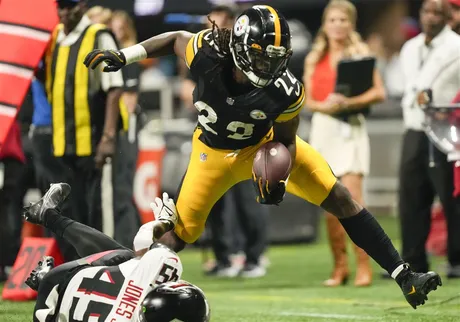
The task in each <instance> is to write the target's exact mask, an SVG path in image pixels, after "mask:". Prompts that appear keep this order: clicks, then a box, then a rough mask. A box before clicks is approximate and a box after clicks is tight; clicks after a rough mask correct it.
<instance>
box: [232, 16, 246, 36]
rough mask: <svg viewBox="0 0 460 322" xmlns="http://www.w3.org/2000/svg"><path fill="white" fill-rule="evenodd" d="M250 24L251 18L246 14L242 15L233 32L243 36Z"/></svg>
mask: <svg viewBox="0 0 460 322" xmlns="http://www.w3.org/2000/svg"><path fill="white" fill-rule="evenodd" d="M248 26H249V18H248V16H246V15H242V16H241V17H239V18H238V20H237V21H236V22H235V27H234V28H233V32H234V33H235V36H241V35H242V34H244V32H245V31H246V28H247V27H248Z"/></svg>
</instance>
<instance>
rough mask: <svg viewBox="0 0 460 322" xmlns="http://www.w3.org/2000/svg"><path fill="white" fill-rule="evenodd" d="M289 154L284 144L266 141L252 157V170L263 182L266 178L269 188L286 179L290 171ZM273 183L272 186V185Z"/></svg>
mask: <svg viewBox="0 0 460 322" xmlns="http://www.w3.org/2000/svg"><path fill="white" fill-rule="evenodd" d="M291 168H292V160H291V154H290V153H289V150H288V149H287V148H286V146H285V145H284V144H282V143H279V142H273V141H271V142H267V143H265V144H264V145H262V146H261V147H260V149H259V150H258V151H257V153H256V156H255V157H254V163H253V165H252V171H253V172H254V174H255V175H256V176H257V177H260V178H262V180H263V182H265V181H266V180H268V187H269V190H272V189H273V188H275V185H276V184H277V183H278V182H279V181H281V180H286V179H287V178H288V176H289V173H290V172H291ZM272 185H273V186H272Z"/></svg>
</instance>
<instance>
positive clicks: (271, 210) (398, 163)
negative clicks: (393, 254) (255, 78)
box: [0, 0, 460, 286]
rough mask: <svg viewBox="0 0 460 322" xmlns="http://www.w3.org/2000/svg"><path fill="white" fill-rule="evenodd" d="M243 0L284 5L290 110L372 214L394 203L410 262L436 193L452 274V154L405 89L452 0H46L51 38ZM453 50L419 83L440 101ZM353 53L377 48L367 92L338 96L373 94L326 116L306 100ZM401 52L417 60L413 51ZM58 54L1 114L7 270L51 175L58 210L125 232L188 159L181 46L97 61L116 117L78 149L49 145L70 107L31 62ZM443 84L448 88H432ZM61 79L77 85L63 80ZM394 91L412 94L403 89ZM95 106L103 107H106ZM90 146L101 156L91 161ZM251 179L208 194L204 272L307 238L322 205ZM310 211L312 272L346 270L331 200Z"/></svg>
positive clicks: (253, 271)
mask: <svg viewBox="0 0 460 322" xmlns="http://www.w3.org/2000/svg"><path fill="white" fill-rule="evenodd" d="M256 4H268V5H271V6H273V7H275V8H277V9H278V10H279V11H280V12H281V13H282V14H283V15H284V16H285V17H286V18H287V19H288V22H289V25H290V28H291V34H292V46H293V50H294V54H293V56H292V59H291V62H290V67H289V68H290V70H291V71H292V73H293V74H294V75H295V76H296V77H297V78H298V79H299V80H303V81H304V83H305V84H309V83H311V84H310V85H307V88H310V91H309V92H308V91H307V92H308V94H307V100H306V106H305V109H304V110H303V111H302V113H301V124H300V127H299V133H298V134H299V136H301V137H302V138H304V139H306V140H307V141H309V142H310V143H311V144H312V145H313V146H314V147H315V148H317V149H318V150H319V151H320V152H321V153H322V154H323V155H324V156H325V158H326V160H327V161H328V162H329V163H330V164H331V167H332V169H333V170H334V172H335V174H336V175H337V176H338V177H340V179H341V180H342V182H343V183H344V185H346V186H347V187H348V188H349V189H350V191H351V193H352V195H353V197H354V198H355V199H356V200H358V201H360V202H363V203H364V204H366V205H367V206H368V207H369V208H370V209H372V210H373V211H374V212H376V213H378V214H381V215H389V214H392V215H396V216H399V217H400V218H401V225H402V226H401V233H402V240H403V245H402V248H403V249H402V254H403V257H404V259H405V260H407V261H409V263H410V264H411V265H412V266H413V267H414V268H415V269H416V270H420V271H426V270H428V269H429V264H428V260H427V256H426V247H425V246H426V241H427V238H428V234H429V231H430V221H432V220H437V219H439V218H438V217H436V216H435V215H432V205H433V202H435V205H436V204H437V203H436V202H437V200H438V199H439V200H440V201H441V203H442V206H443V207H442V209H443V211H444V213H445V217H446V218H447V222H448V225H447V226H448V229H447V230H448V231H449V232H452V233H451V234H449V237H448V242H447V245H448V246H445V247H447V248H448V260H449V267H448V274H449V276H450V277H453V278H455V277H460V241H457V240H456V239H455V238H454V237H452V236H453V235H455V233H454V232H455V231H457V232H458V231H459V229H460V223H459V222H458V220H455V219H453V218H455V217H458V218H460V213H459V212H460V208H459V207H460V206H459V204H458V197H457V198H456V197H454V196H453V190H454V182H453V171H454V170H453V169H454V168H453V164H452V162H448V161H447V159H446V156H445V155H444V154H443V153H442V152H440V151H439V150H437V148H436V147H435V146H434V145H432V144H431V143H429V140H428V138H427V136H426V135H425V134H424V133H423V131H422V126H421V121H420V122H419V121H418V119H419V116H418V112H419V107H417V106H415V107H414V106H413V105H414V104H421V103H420V102H417V100H419V98H418V96H419V94H420V93H419V92H421V91H422V90H425V89H427V88H425V87H427V86H425V87H420V88H418V87H417V86H418V85H416V84H415V83H416V79H417V78H420V77H422V76H420V74H418V73H419V72H420V71H421V70H423V68H424V66H423V65H424V64H425V63H426V65H429V64H435V63H436V62H433V61H432V60H433V59H431V61H430V59H429V58H430V57H429V56H430V54H429V52H430V51H431V50H433V51H434V50H435V49H433V48H436V47H439V48H444V46H446V47H445V48H447V47H448V44H449V43H453V44H456V43H457V42H458V39H457V38H456V37H458V38H460V36H455V35H454V34H455V32H460V1H458V0H450V1H443V0H439V1H436V0H426V1H421V0H405V1H404V0H374V1H370V0H369V1H365V0H360V1H352V2H348V1H340V0H339V1H337V0H336V1H332V2H331V3H329V1H326V0H309V1H305V0H266V1H256V0H254V1H251V0H245V1H243V0H240V1H218V0H212V1H211V0H193V1H183V0H168V1H165V0H135V1H126V0H110V1H109V0H105V1H104V0H99V1H98V0H88V1H76V0H75V1H74V0H67V1H66V0H64V1H60V4H59V10H60V11H61V12H60V17H61V22H62V23H63V24H64V28H63V30H59V31H57V32H56V33H55V34H54V35H53V36H52V37H54V38H52V41H51V42H53V41H55V42H57V43H59V42H60V41H66V40H68V38H70V36H69V37H67V38H66V39H64V40H62V39H61V38H63V37H65V36H62V37H61V38H60V36H59V32H63V33H64V34H65V35H66V36H67V35H70V34H71V33H72V32H75V33H78V32H81V30H80V31H79V28H83V27H86V25H91V24H104V25H107V26H108V28H109V29H110V30H111V34H108V35H109V36H107V37H106V38H110V39H105V38H104V40H103V43H104V44H112V43H113V45H114V46H116V44H117V46H118V48H125V47H128V46H131V45H134V44H136V43H137V42H138V41H142V40H145V39H147V38H148V37H151V36H155V35H158V34H160V33H162V32H166V31H168V30H178V29H184V30H188V31H191V32H197V31H200V30H202V29H204V28H210V26H211V24H210V21H215V23H216V24H217V25H218V26H219V27H221V28H231V27H232V24H233V21H234V19H235V17H237V16H238V15H239V13H240V12H241V11H242V10H244V9H245V8H247V7H248V6H252V5H256ZM74 6H81V10H82V12H81V14H82V15H83V13H84V15H83V16H80V17H78V19H77V21H72V16H71V15H66V14H65V13H66V12H68V11H70V10H73V8H74ZM326 6H328V7H326ZM325 8H326V10H325ZM63 12H64V13H63ZM63 17H65V19H64V18H63ZM69 17H70V18H69ZM73 19H75V17H73ZM84 19H87V21H86V20H85V21H83V20H84ZM82 21H83V22H84V24H86V25H82ZM82 26H83V27H82ZM66 29H68V30H66ZM355 29H356V31H357V33H356V32H355V31H354V30H355ZM451 29H452V30H453V31H451ZM420 33H422V35H423V36H422V37H426V38H427V39H428V38H429V37H430V41H431V40H432V42H431V43H430V42H429V41H426V42H424V41H423V40H421V41H420V44H418V43H416V42H413V43H412V44H411V46H407V48H406V50H405V53H404V51H403V53H401V49H402V48H403V46H404V45H405V44H406V43H407V42H408V41H410V40H411V39H414V38H415V37H417V36H418V37H420ZM340 37H345V38H350V39H354V40H352V41H351V43H350V45H347V46H345V47H340V46H339V47H335V46H334V43H339V41H338V40H340ZM353 37H355V38H353ZM449 37H451V38H449ZM53 39H54V40H53ZM423 39H425V38H423ZM321 41H323V42H324V43H325V44H326V45H324V44H321ZM321 46H322V47H321ZM417 46H418V47H417ZM102 47H107V46H102ZM409 47H410V48H409ZM51 48H52V49H50V50H49V51H48V53H47V54H46V55H48V56H46V55H45V57H44V59H43V62H44V63H46V60H47V59H49V60H51V61H53V59H54V60H57V61H59V57H57V56H58V54H56V53H53V50H54V51H55V52H58V51H59V49H57V48H58V47H56V45H55V47H51ZM2 50H5V49H2ZM6 50H7V49H6ZM441 50H442V49H441ZM452 50H453V52H454V53H455V52H456V53H457V54H458V59H457V60H458V61H457V62H456V63H455V62H454V64H453V65H451V66H450V67H448V68H447V69H448V70H449V69H450V70H453V71H454V74H455V71H456V74H457V75H450V76H449V75H447V76H446V77H445V79H444V80H443V82H445V83H441V84H437V85H436V86H438V87H439V88H440V89H439V90H438V92H436V91H435V90H434V97H435V98H436V99H437V100H438V102H439V103H442V104H444V103H445V104H448V103H450V102H452V101H453V99H454V97H455V94H456V93H457V92H459V91H460V80H459V77H460V76H459V75H460V47H458V48H456V49H455V48H454V49H452ZM355 55H361V56H369V55H370V56H374V57H376V59H377V64H376V71H375V75H374V76H375V77H374V87H373V88H372V93H371V94H369V97H366V98H364V100H363V101H360V102H354V103H352V102H350V104H351V105H352V106H353V104H354V105H356V106H357V107H356V108H358V107H359V106H372V109H371V112H370V113H369V114H366V115H365V114H358V116H356V117H353V118H350V119H348V120H337V119H334V118H332V117H330V116H328V115H327V113H326V112H324V113H323V112H321V108H320V107H322V106H323V105H322V104H320V103H321V102H323V101H326V100H327V97H328V96H329V94H331V93H332V92H333V85H334V81H335V68H336V66H337V62H338V61H339V60H340V59H341V58H346V57H347V56H355ZM419 56H420V57H419ZM69 57H71V56H69ZM431 58H433V56H432V57H431ZM411 60H414V61H418V62H419V65H417V66H412V65H413V63H412V62H411ZM68 63H70V62H68ZM80 63H81V62H80V61H76V63H74V64H80ZM409 65H411V66H409ZM77 66H78V65H77ZM60 67H63V66H61V65H59V67H56V66H53V68H55V69H56V71H47V70H46V68H45V69H42V68H40V67H39V68H38V69H37V70H36V71H35V74H34V78H33V81H32V84H31V86H30V90H29V92H28V94H27V96H26V98H25V100H24V103H23V104H22V106H21V108H20V110H19V113H18V115H17V118H16V121H15V124H14V125H13V126H12V127H11V129H10V132H9V134H8V136H7V138H6V140H5V142H4V144H3V145H2V146H1V150H0V166H1V170H0V172H1V173H0V175H1V180H0V189H1V190H0V230H1V234H0V236H1V237H0V238H1V241H0V245H1V247H0V248H1V250H0V251H1V253H0V280H5V279H6V278H7V274H8V272H9V271H10V268H11V266H12V265H13V263H14V260H15V258H16V255H17V252H18V250H19V247H20V245H21V240H22V238H24V237H25V236H47V232H46V231H38V230H37V229H36V228H35V227H31V226H28V225H24V224H23V222H22V218H21V213H22V207H23V205H24V204H25V203H27V202H28V201H32V200H36V199H37V198H38V197H39V196H40V195H41V194H43V193H44V192H45V191H46V189H47V187H48V186H49V184H50V183H51V182H57V181H65V182H69V183H71V184H72V187H73V190H74V193H73V196H77V197H74V199H77V200H70V201H69V202H68V203H67V204H66V206H65V209H64V210H63V211H64V212H65V213H66V214H67V215H68V216H71V217H73V218H74V219H77V220H79V221H81V222H83V223H85V224H89V225H91V226H92V227H94V228H96V229H99V230H102V231H104V232H105V233H106V234H108V235H111V236H113V237H114V238H115V239H116V240H117V241H118V242H120V243H121V244H123V245H125V246H127V247H131V244H132V240H133V237H134V235H135V234H136V232H137V230H138V229H139V227H140V225H141V224H142V223H144V222H146V221H148V220H150V219H151V218H150V217H149V216H150V214H149V213H150V209H149V202H150V201H151V200H152V199H153V198H154V197H155V196H156V195H158V194H159V193H160V192H161V191H167V192H168V193H169V194H170V195H172V196H173V195H174V194H175V192H176V189H177V187H178V185H179V183H180V181H181V178H182V175H183V173H184V171H185V169H186V166H187V163H188V156H189V153H190V149H191V134H192V132H193V129H194V127H195V125H196V120H197V117H198V110H197V109H196V108H195V107H194V105H193V97H192V92H193V88H194V83H195V80H194V79H193V78H192V77H191V75H189V73H188V70H187V67H186V66H185V64H184V62H182V61H178V60H177V59H176V57H163V58H159V59H146V60H144V61H142V62H140V63H139V64H133V65H130V66H129V67H127V68H125V69H123V70H122V78H117V76H110V77H106V76H100V83H98V84H97V85H94V86H99V87H98V88H99V89H102V90H103V91H105V93H106V95H105V100H104V101H103V102H102V104H105V105H106V106H107V109H109V110H110V109H111V110H112V111H115V113H117V120H118V114H119V115H120V116H119V119H120V120H119V124H118V126H116V127H114V128H115V129H116V130H115V131H114V132H113V133H111V132H110V131H108V132H107V129H106V128H104V129H99V132H100V133H99V140H100V142H99V141H98V142H95V143H93V144H94V147H93V150H92V152H91V153H90V154H89V157H88V155H85V154H80V153H79V152H78V148H75V147H73V148H72V147H69V146H66V147H65V152H61V153H60V152H58V151H57V145H59V144H60V143H59V139H58V138H56V135H57V134H56V129H57V128H59V129H60V130H59V131H62V132H59V133H66V135H67V133H68V132H69V131H72V129H71V128H72V127H73V128H75V127H76V126H75V124H76V123H78V121H74V122H73V123H69V122H64V118H65V119H66V120H67V117H68V115H67V114H66V113H67V112H65V113H64V112H63V113H64V114H62V115H63V117H62V119H60V118H59V117H56V115H57V112H56V110H57V108H58V107H57V105H56V104H57V103H56V101H55V100H53V98H51V96H50V93H47V86H48V85H47V83H46V82H47V80H46V79H47V75H46V74H47V73H55V76H54V78H55V79H56V77H59V76H58V74H59V71H58V69H59V68H60ZM64 67H66V66H65V65H64ZM64 69H65V68H64ZM77 69H78V67H77ZM448 70H442V71H440V73H449V71H448ZM437 72H438V71H437V70H434V71H433V70H432V71H431V72H430V71H428V73H437ZM62 77H66V76H65V75H63V76H62ZM423 77H428V78H429V77H430V76H426V75H425V76H423ZM433 77H434V76H433ZM428 83H429V82H428ZM446 84H447V85H446ZM87 86H88V85H87ZM91 86H93V84H91V85H90V87H91ZM428 87H429V86H428ZM413 88H418V89H417V90H415V89H413ZM446 88H447V89H446ZM63 90H64V89H63ZM442 90H445V91H448V93H445V94H442V95H441V94H437V93H440V92H441V91H442ZM66 91H74V92H77V91H78V88H75V89H66ZM409 92H410V93H411V94H410V95H412V96H413V98H412V101H411V102H410V103H407V100H408V98H407V97H408V96H410V95H409ZM412 92H415V93H412ZM66 93H67V92H66ZM51 94H53V93H51ZM66 95H67V94H66ZM55 98H56V95H54V99H55ZM414 100H415V103H414V102H413V101H414ZM63 104H64V105H66V104H68V102H67V101H65V103H63ZM74 104H77V101H75V103H74ZM409 105H410V106H409ZM316 106H318V108H316ZM65 108H67V106H66V107H65ZM90 111H91V113H92V112H93V110H91V109H90ZM95 113H96V112H95ZM420 113H422V112H420ZM64 115H65V117H64ZM74 117H76V116H75V115H74ZM103 117H105V120H106V121H107V117H109V116H107V115H105V116H103ZM58 122H61V123H59V124H57V123H58ZM417 122H419V123H417ZM416 123H417V124H416ZM2 126H3V125H2ZM53 129H54V131H53ZM73 130H75V129H73ZM53 132H54V133H53ZM77 139H78V135H77ZM67 141H69V140H67ZM65 144H67V145H68V144H70V143H68V142H67V143H65ZM75 146H78V143H76V144H75ZM411 147H412V148H411ZM63 149H64V148H63ZM72 149H73V152H72V151H71V152H69V151H70V150H72ZM63 151H64V150H63ZM94 155H96V156H97V157H98V158H103V159H102V160H97V161H96V162H93V156H94ZM108 157H110V158H108ZM98 161H99V162H98ZM108 161H110V162H108ZM99 163H100V164H99ZM104 163H105V165H102V164H104ZM430 169H431V170H430ZM432 169H437V170H436V171H437V172H433V171H432ZM252 189H253V188H252V184H251V183H250V182H243V183H241V184H238V185H237V186H235V187H234V188H233V189H232V190H230V191H229V192H228V193H227V194H226V195H225V196H224V197H223V198H222V199H221V200H220V201H219V202H218V203H217V204H216V205H215V207H214V208H213V210H212V214H211V216H210V217H209V219H210V220H209V222H208V227H207V229H206V232H205V234H204V235H203V236H202V238H201V239H200V240H199V241H198V242H197V246H199V247H202V248H203V271H204V273H205V274H206V275H209V276H224V277H235V276H238V275H241V276H243V277H248V278H249V277H260V276H263V275H265V274H266V273H267V268H268V267H269V265H270V261H269V258H268V257H267V256H266V253H265V251H266V249H267V247H268V245H269V244H272V243H301V242H314V241H315V240H316V238H317V234H318V222H319V220H322V219H321V218H323V214H322V213H321V212H320V210H319V209H318V208H316V207H315V206H313V205H310V204H307V203H305V202H303V201H301V200H300V199H298V198H296V197H293V196H287V197H286V198H285V201H284V202H283V203H282V205H281V206H280V207H265V206H261V205H259V204H257V203H256V202H255V195H254V192H253V191H252ZM75 190H76V191H75ZM439 207H441V206H439ZM437 209H441V208H437ZM433 213H434V214H439V213H442V212H439V211H437V212H433ZM432 217H433V218H434V219H432ZM325 218H326V222H327V231H328V236H329V241H330V246H331V251H332V256H333V259H334V267H331V268H330V270H331V271H332V275H331V276H330V278H329V279H327V277H328V276H327V273H326V270H325V276H324V278H325V279H327V280H326V281H325V282H324V284H325V285H327V286H337V285H340V284H342V283H343V282H344V281H345V280H346V279H347V278H348V265H349V263H348V260H347V254H346V249H347V246H346V240H345V239H346V237H345V233H344V231H343V228H341V226H340V224H339V222H338V220H337V219H335V218H334V217H332V216H330V215H326V216H325ZM443 218H444V216H442V215H441V220H443ZM242 223H244V225H242ZM457 235H458V234H457ZM459 236H460V235H459ZM444 244H446V242H444ZM59 245H60V248H61V252H62V253H63V255H64V257H65V259H66V260H71V259H74V257H75V255H76V254H74V253H72V250H71V249H70V247H68V245H65V243H63V242H62V241H59ZM209 249H210V250H211V251H209ZM441 252H444V253H445V252H446V250H445V249H443V250H441ZM211 253H212V256H209V257H208V254H211ZM355 254H356V260H357V268H358V269H357V273H356V275H357V276H356V279H355V284H356V285H358V286H367V285H370V284H371V283H372V271H371V269H370V264H369V259H368V257H367V255H366V254H365V253H364V252H363V251H362V250H360V249H358V248H357V247H355ZM268 273H269V269H268Z"/></svg>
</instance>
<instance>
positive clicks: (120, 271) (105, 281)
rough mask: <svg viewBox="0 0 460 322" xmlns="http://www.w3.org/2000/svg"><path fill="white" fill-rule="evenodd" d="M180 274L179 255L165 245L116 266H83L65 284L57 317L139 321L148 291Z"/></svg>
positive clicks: (66, 321) (81, 321) (79, 321)
mask: <svg viewBox="0 0 460 322" xmlns="http://www.w3.org/2000/svg"><path fill="white" fill-rule="evenodd" d="M181 275H182V263H181V261H180V259H179V257H178V256H177V254H176V253H174V252H172V251H171V250H168V249H167V248H154V249H152V250H149V251H148V252H147V253H145V254H144V256H143V257H142V258H134V259H131V260H129V261H127V262H125V263H123V264H120V265H118V266H95V267H88V268H85V269H82V270H81V271H79V272H78V273H77V274H75V276H74V277H73V278H72V279H71V281H70V282H69V284H68V286H67V287H66V290H65V292H64V296H63V298H62V302H61V305H60V309H59V313H58V315H57V319H56V321H59V322H127V321H138V315H139V313H138V312H139V310H140V309H141V306H140V304H141V303H142V300H143V299H144V297H145V296H146V295H147V293H148V292H150V291H151V290H152V289H153V287H154V286H156V285H158V284H161V283H164V282H168V281H177V280H178V279H179V278H180V276H181Z"/></svg>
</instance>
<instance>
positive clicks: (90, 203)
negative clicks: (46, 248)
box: [55, 156, 102, 261]
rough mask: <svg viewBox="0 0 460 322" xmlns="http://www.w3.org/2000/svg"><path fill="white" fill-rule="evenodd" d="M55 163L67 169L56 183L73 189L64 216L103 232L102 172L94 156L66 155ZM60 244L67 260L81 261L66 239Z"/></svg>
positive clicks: (64, 209) (64, 169)
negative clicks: (62, 183) (66, 184)
mask: <svg viewBox="0 0 460 322" xmlns="http://www.w3.org/2000/svg"><path fill="white" fill-rule="evenodd" d="M55 161H56V162H59V163H60V164H61V167H60V169H63V170H62V172H59V173H56V177H55V179H56V181H57V182H65V183H68V184H69V185H70V186H71V187H72V193H71V194H70V196H69V198H68V199H67V200H66V201H65V202H64V203H63V205H62V208H61V209H62V214H63V215H64V216H66V217H68V218H71V219H73V220H75V221H78V222H80V223H82V224H85V225H87V226H90V227H92V228H95V229H97V230H99V231H102V204H101V178H102V171H101V170H99V169H97V168H96V166H95V163H94V157H93V156H89V157H77V156H64V157H61V158H55ZM58 243H59V246H60V249H61V252H62V253H63V256H64V259H65V260H66V261H70V260H73V259H76V258H77V254H76V253H75V251H74V250H73V247H71V246H69V245H68V243H67V242H66V241H65V240H62V239H60V238H58Z"/></svg>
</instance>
